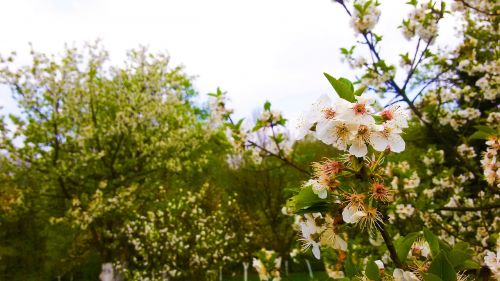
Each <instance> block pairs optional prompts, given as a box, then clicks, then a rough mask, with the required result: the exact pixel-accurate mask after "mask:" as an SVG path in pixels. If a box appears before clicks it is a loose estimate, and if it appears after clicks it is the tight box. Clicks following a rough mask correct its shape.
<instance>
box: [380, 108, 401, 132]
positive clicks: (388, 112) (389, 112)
mask: <svg viewBox="0 0 500 281" xmlns="http://www.w3.org/2000/svg"><path fill="white" fill-rule="evenodd" d="M380 117H382V120H383V121H385V122H386V123H387V124H390V125H393V126H395V127H398V128H408V113H407V112H406V110H404V109H403V108H402V107H401V106H399V105H391V106H389V107H387V108H386V109H384V110H383V111H382V112H381V113H380Z"/></svg>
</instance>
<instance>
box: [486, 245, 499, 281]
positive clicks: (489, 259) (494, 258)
mask: <svg viewBox="0 0 500 281" xmlns="http://www.w3.org/2000/svg"><path fill="white" fill-rule="evenodd" d="M484 264H486V266H488V267H489V268H490V270H491V273H493V275H494V276H495V278H496V279H497V280H499V279H500V249H498V250H497V253H496V254H495V253H494V252H492V251H486V256H485V257H484Z"/></svg>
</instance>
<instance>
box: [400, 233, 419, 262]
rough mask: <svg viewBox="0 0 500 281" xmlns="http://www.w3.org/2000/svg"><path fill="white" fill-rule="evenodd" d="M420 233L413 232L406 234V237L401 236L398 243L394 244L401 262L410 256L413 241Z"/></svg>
mask: <svg viewBox="0 0 500 281" xmlns="http://www.w3.org/2000/svg"><path fill="white" fill-rule="evenodd" d="M418 235H419V234H418V232H412V233H410V234H408V235H406V236H405V237H404V238H400V239H398V240H397V241H396V243H395V244H396V245H394V246H395V248H396V253H397V254H398V257H399V259H400V260H401V262H405V260H406V257H407V256H408V252H410V249H411V245H412V244H413V242H415V240H416V239H417V237H418Z"/></svg>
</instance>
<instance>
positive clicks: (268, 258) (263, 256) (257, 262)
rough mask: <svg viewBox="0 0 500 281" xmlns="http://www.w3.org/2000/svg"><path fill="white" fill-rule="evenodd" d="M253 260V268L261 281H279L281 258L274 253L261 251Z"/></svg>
mask: <svg viewBox="0 0 500 281" xmlns="http://www.w3.org/2000/svg"><path fill="white" fill-rule="evenodd" d="M255 256H256V258H253V263H252V265H253V267H254V268H255V270H256V271H257V273H258V274H259V279H260V280H261V281H280V280H281V277H280V268H281V257H279V256H278V254H277V253H276V252H275V251H272V250H266V249H261V250H260V251H258V252H257V253H256V254H255Z"/></svg>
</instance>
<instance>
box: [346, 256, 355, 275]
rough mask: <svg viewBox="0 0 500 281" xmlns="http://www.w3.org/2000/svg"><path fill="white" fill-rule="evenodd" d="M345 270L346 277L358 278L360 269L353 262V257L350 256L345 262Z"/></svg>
mask: <svg viewBox="0 0 500 281" xmlns="http://www.w3.org/2000/svg"><path fill="white" fill-rule="evenodd" d="M344 270H345V275H346V276H347V277H349V278H352V277H354V276H356V274H358V268H357V267H356V265H355V264H354V263H353V262H352V257H351V255H348V257H347V259H346V260H345V262H344Z"/></svg>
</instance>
